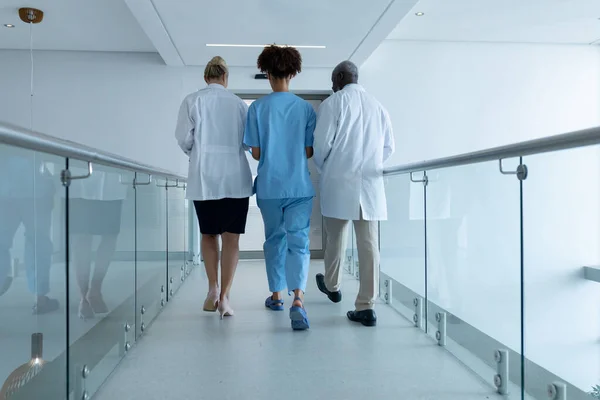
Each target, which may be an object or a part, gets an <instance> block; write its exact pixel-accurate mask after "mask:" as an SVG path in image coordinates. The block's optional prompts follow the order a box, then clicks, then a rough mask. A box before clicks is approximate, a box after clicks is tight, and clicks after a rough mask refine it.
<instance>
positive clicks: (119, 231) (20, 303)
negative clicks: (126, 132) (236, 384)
mask: <svg viewBox="0 0 600 400" xmlns="http://www.w3.org/2000/svg"><path fill="white" fill-rule="evenodd" d="M92 166H93V168H92V173H91V174H90V168H89V164H88V162H87V161H81V160H77V159H74V158H68V159H67V158H63V157H58V156H54V155H49V154H45V153H40V152H34V151H30V150H24V149H21V148H17V147H12V146H8V145H0V321H1V322H0V379H1V380H0V399H2V400H4V399H11V400H12V399H23V400H31V399H48V400H54V399H56V400H59V399H60V400H65V399H69V398H72V399H83V398H91V397H92V396H93V395H94V394H95V393H96V392H97V391H98V389H99V388H100V386H101V385H102V384H103V383H104V381H105V380H106V379H107V377H108V376H109V375H110V374H111V373H112V372H113V371H114V369H115V368H116V366H117V365H118V364H119V362H120V361H121V360H122V359H123V357H124V356H125V355H126V354H127V352H128V351H129V350H130V349H131V348H132V346H134V345H135V343H136V341H137V340H139V339H140V337H141V336H142V335H143V334H144V333H145V332H146V331H147V330H148V329H149V327H150V325H151V323H152V321H153V320H154V319H155V318H156V316H157V315H158V313H159V312H160V310H161V309H162V308H163V307H164V306H166V302H167V301H168V300H169V292H168V291H170V290H172V291H173V292H172V293H173V294H175V293H176V292H177V289H178V288H179V286H180V285H181V283H182V282H183V281H184V280H185V277H186V276H187V274H188V273H189V269H188V268H187V267H188V265H189V266H191V263H186V261H188V260H189V261H191V260H192V258H193V257H192V252H193V251H194V250H193V249H190V248H189V244H188V242H187V240H188V235H189V233H188V229H189V228H190V227H189V226H188V215H187V212H188V211H189V206H188V204H187V201H186V200H185V182H184V181H183V180H180V181H178V183H177V184H174V183H173V182H175V181H174V180H173V179H170V178H169V179H167V178H166V177H161V176H150V175H148V174H146V173H142V172H135V171H132V170H125V169H120V168H115V167H109V166H104V165H101V164H96V163H92ZM65 171H68V173H67V174H65ZM69 176H70V178H71V179H70V180H68V179H67V180H66V179H65V177H69ZM170 186H174V187H170ZM190 230H191V231H193V229H190ZM167 246H168V247H167ZM170 278H174V279H172V282H173V283H171V284H170Z"/></svg>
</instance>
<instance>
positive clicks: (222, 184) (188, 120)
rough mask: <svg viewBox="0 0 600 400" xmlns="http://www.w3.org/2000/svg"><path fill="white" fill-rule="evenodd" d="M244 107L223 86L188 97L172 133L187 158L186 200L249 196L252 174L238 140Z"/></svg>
mask: <svg viewBox="0 0 600 400" xmlns="http://www.w3.org/2000/svg"><path fill="white" fill-rule="evenodd" d="M247 114H248V106H247V105H246V103H244V101H243V100H242V99H240V98H239V97H237V96H236V95H234V94H233V93H231V92H229V91H228V90H226V89H225V88H224V87H223V86H221V85H217V84H210V85H208V87H207V88H205V89H202V90H199V91H198V92H196V93H192V94H190V95H188V96H187V97H186V98H185V100H184V101H183V104H182V105H181V109H180V110H179V119H178V121H177V128H176V130H175V137H176V138H177V142H178V143H179V147H181V149H182V150H183V151H184V152H185V154H187V155H188V156H189V157H190V166H189V173H188V185H187V192H186V198H187V199H189V200H217V199H223V198H244V197H250V196H252V174H251V172H250V165H249V164H248V159H247V158H246V155H245V153H244V150H245V148H244V146H243V145H242V140H243V137H244V128H245V124H246V115H247Z"/></svg>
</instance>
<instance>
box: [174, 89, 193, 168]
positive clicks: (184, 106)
mask: <svg viewBox="0 0 600 400" xmlns="http://www.w3.org/2000/svg"><path fill="white" fill-rule="evenodd" d="M194 126H195V124H194V120H193V119H192V115H191V114H190V105H189V103H188V101H187V99H186V100H184V101H183V103H181V107H180V108H179V117H178V118H177V127H176V128H175V138H176V139H177V143H178V144H179V147H181V150H183V152H184V153H185V154H187V155H188V156H189V155H190V154H191V152H192V147H193V146H194Z"/></svg>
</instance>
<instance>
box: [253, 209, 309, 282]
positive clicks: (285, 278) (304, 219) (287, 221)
mask: <svg viewBox="0 0 600 400" xmlns="http://www.w3.org/2000/svg"><path fill="white" fill-rule="evenodd" d="M257 204H258V207H259V208H260V212H261V214H262V217H263V222H264V224H265V244H264V246H263V249H264V252H265V263H266V265H267V278H268V280H269V290H270V291H271V292H281V291H282V290H284V289H285V288H286V287H287V289H288V292H291V291H292V290H296V289H300V290H302V291H303V292H304V291H305V290H306V280H307V277H308V266H309V264H310V250H309V237H308V235H309V230H310V216H311V214H312V205H313V198H312V197H300V198H289V199H269V200H264V199H263V200H261V199H257Z"/></svg>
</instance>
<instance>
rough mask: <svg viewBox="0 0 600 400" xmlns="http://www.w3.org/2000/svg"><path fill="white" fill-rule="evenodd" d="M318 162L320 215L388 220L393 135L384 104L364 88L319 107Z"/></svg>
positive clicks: (349, 89)
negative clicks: (386, 174) (386, 169)
mask: <svg viewBox="0 0 600 400" xmlns="http://www.w3.org/2000/svg"><path fill="white" fill-rule="evenodd" d="M314 150H315V153H314V162H315V164H316V165H317V168H319V171H320V172H321V179H320V190H321V213H322V214H323V216H325V217H330V218H337V219H343V220H359V219H360V217H361V215H360V212H361V210H362V218H363V219H365V220H367V221H383V220H386V219H387V206H386V199H385V189H384V186H383V163H384V162H385V161H386V160H387V159H388V158H389V157H390V156H391V155H392V154H393V153H394V134H393V132H392V124H391V122H390V118H389V115H388V113H387V111H386V110H385V109H384V108H383V106H382V105H381V104H380V103H379V102H378V101H377V100H375V98H374V97H372V96H371V95H369V94H368V93H367V92H366V91H365V90H364V89H363V88H362V86H360V85H357V84H352V85H347V86H346V87H344V89H342V90H340V91H339V92H337V93H335V94H333V95H332V96H331V97H329V98H328V99H327V100H325V101H324V102H323V103H322V104H321V106H320V107H319V111H318V113H317V126H316V129H315V143H314Z"/></svg>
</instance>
